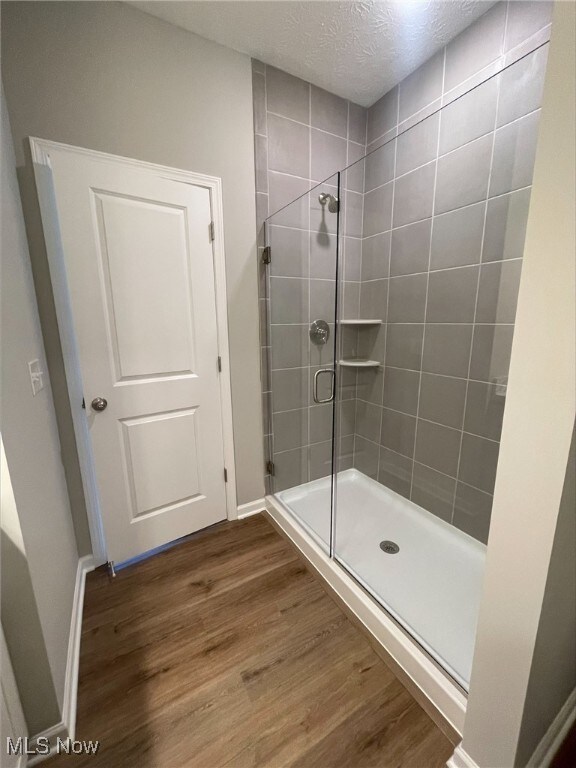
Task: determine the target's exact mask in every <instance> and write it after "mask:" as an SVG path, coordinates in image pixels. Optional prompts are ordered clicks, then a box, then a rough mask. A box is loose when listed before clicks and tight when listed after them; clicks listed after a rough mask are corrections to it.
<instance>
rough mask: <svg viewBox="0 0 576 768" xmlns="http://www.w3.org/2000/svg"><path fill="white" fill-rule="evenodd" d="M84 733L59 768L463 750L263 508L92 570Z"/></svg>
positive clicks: (379, 757)
mask: <svg viewBox="0 0 576 768" xmlns="http://www.w3.org/2000/svg"><path fill="white" fill-rule="evenodd" d="M76 738H77V739H98V740H99V741H100V749H99V751H98V753H97V755H96V756H89V757H86V756H84V757H76V756H65V755H60V756H58V757H55V758H53V759H52V760H51V761H50V763H49V766H50V768H60V766H70V767H71V766H74V767H76V766H90V767H91V768H100V766H102V767H105V768H131V766H134V767H136V766H138V767H139V768H153V767H154V768H156V766H158V768H160V767H161V768H180V767H181V766H190V767H191V768H225V767H226V768H244V767H248V766H266V767H269V768H276V767H277V766H278V767H279V766H293V767H294V768H296V767H298V768H332V766H333V767H334V768H347V767H349V768H360V767H361V766H379V768H442V767H443V766H444V764H445V762H446V760H447V759H448V757H449V756H450V755H451V754H452V750H453V747H452V746H451V744H450V742H449V741H448V739H447V738H446V737H445V736H444V735H443V734H442V732H441V731H440V730H439V729H438V728H437V726H436V725H435V724H434V723H433V722H432V720H431V719H430V718H429V717H428V715H427V714H426V713H425V712H424V711H423V710H422V709H421V707H420V706H419V705H418V704H417V703H416V701H415V700H414V699H413V698H412V696H411V695H410V694H409V693H408V691H407V690H406V689H405V688H404V687H403V686H402V685H401V684H400V682H399V681H398V680H397V679H396V678H395V677H394V675H393V674H392V672H391V671H390V670H389V669H388V667H387V666H386V665H385V664H384V663H383V662H382V661H381V659H380V658H379V657H378V656H376V654H375V652H374V651H373V650H372V648H371V647H370V645H369V644H368V642H367V640H366V639H365V638H364V637H363V636H362V635H361V634H360V633H359V631H358V630H357V629H356V628H355V627H354V626H353V625H352V624H351V623H350V621H349V620H348V619H347V618H346V616H345V615H344V614H343V613H342V611H341V610H340V608H338V607H337V606H336V604H335V603H334V602H333V601H332V600H331V599H330V598H329V597H328V595H327V594H326V593H325V592H324V590H323V589H322V587H321V585H320V584H319V583H318V581H317V580H316V579H315V578H314V577H313V576H312V575H311V574H310V573H309V572H308V571H307V570H306V568H305V566H304V564H303V562H302V561H301V560H300V558H299V556H298V554H297V553H296V552H295V550H294V549H293V548H292V547H291V545H290V544H288V543H287V542H286V541H284V539H282V538H281V537H280V536H279V535H278V534H277V533H276V531H274V529H273V528H272V527H271V526H270V524H269V523H268V522H267V521H266V520H265V519H264V518H263V517H262V516H260V515H257V516H254V517H251V518H248V519H247V520H245V521H242V522H237V523H224V524H221V525H219V526H216V527H214V528H212V529H210V530H208V531H204V532H202V533H200V534H198V535H197V536H195V537H193V538H191V539H189V540H188V541H186V542H183V543H181V544H179V545H178V546H176V547H174V548H172V549H170V550H167V551H165V552H162V553H160V554H158V555H156V556H154V557H152V558H150V559H148V560H145V561H143V562H140V563H138V564H136V565H134V566H131V567H129V568H126V569H124V570H122V571H120V572H119V574H118V576H117V578H116V579H114V580H113V581H112V580H110V579H109V577H108V575H107V573H105V572H102V571H96V572H94V573H91V574H89V575H88V578H87V583H86V597H85V607H84V621H83V630H82V648H81V661H80V682H79V691H78V724H77V734H76Z"/></svg>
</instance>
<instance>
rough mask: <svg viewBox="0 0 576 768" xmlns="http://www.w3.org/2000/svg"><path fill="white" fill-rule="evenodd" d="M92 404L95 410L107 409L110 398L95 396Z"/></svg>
mask: <svg viewBox="0 0 576 768" xmlns="http://www.w3.org/2000/svg"><path fill="white" fill-rule="evenodd" d="M91 405H92V408H93V409H94V410H95V411H105V410H106V406H107V405H108V400H105V399H104V398H103V397H95V398H94V400H92V403H91Z"/></svg>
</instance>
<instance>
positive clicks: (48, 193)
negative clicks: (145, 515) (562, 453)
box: [29, 137, 238, 566]
mask: <svg viewBox="0 0 576 768" xmlns="http://www.w3.org/2000/svg"><path fill="white" fill-rule="evenodd" d="M29 142H30V151H31V154H32V163H33V166H34V176H35V178H36V188H37V191H38V200H39V203H40V213H41V217H42V225H43V228H44V238H45V242H46V251H47V254H48V266H49V269H50V278H51V281H52V291H53V294H54V304H55V307H56V317H57V320H58V327H59V331H60V341H61V343H62V354H63V357H64V368H65V371H66V382H67V386H68V396H69V398H70V409H71V412H72V422H73V425H74V434H75V437H76V445H77V449H78V458H79V462H80V472H81V475H82V485H83V487H84V497H85V499H86V508H87V512H88V525H89V528H90V538H91V541H92V551H93V555H94V564H95V566H98V565H102V564H103V563H105V562H107V561H108V559H109V558H108V555H107V548H106V539H105V535H104V527H103V524H102V515H101V511H100V501H99V494H98V485H97V482H96V472H95V467H94V458H93V455H92V445H91V440H90V433H89V431H88V423H87V420H86V418H85V411H84V410H82V408H81V403H82V399H83V397H84V395H83V387H82V373H81V369H80V358H79V355H78V348H77V343H76V338H75V332H74V324H73V319H72V309H71V303H70V293H69V288H68V281H67V276H66V267H65V261H64V253H63V250H62V242H61V238H60V228H59V222H58V208H57V202H56V195H55V191H54V182H53V178H52V168H51V164H50V153H51V152H52V153H55V152H60V153H61V152H66V153H69V154H73V155H79V156H83V157H89V158H90V159H91V160H96V161H100V162H106V163H119V164H122V165H130V166H132V167H134V168H138V170H140V171H145V172H148V173H150V174H152V175H154V176H159V175H160V176H161V177H162V178H164V179H169V180H172V181H177V182H179V183H181V184H193V185H195V186H199V187H204V188H205V189H207V190H208V191H209V194H210V206H211V211H212V221H213V222H214V240H213V242H212V253H213V260H214V282H215V290H216V322H217V328H218V349H219V352H218V354H219V355H220V358H221V360H222V373H221V375H220V377H219V379H220V402H221V407H222V427H223V436H224V460H225V464H226V469H227V473H228V482H227V483H226V511H227V518H228V520H236V519H237V517H238V508H237V498H236V471H235V462H234V434H233V428H232V390H231V385H230V351H229V344H228V313H227V302H226V260H225V254H224V223H223V210H222V180H221V179H219V178H218V177H217V176H205V175H204V174H200V173H193V172H192V171H183V170H179V169H177V168H169V167H167V166H163V165H157V164H155V163H147V162H144V161H141V160H134V159H132V158H127V157H119V156H117V155H109V154H107V153H106V152H97V151H95V150H91V149H84V148H82V147H74V146H71V145H69V144H61V143H59V142H56V141H48V140H46V139H37V138H33V137H29Z"/></svg>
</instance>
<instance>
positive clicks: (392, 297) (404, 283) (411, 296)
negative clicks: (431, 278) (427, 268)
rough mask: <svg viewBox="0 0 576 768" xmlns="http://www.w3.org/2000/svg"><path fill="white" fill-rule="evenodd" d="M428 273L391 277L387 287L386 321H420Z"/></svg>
mask: <svg viewBox="0 0 576 768" xmlns="http://www.w3.org/2000/svg"><path fill="white" fill-rule="evenodd" d="M427 282H428V275H425V274H422V275H408V276H406V277H391V278H390V285H389V288H388V322H389V323H421V322H423V321H424V311H425V307H426V285H427Z"/></svg>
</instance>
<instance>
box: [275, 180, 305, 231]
mask: <svg viewBox="0 0 576 768" xmlns="http://www.w3.org/2000/svg"><path fill="white" fill-rule="evenodd" d="M309 189H310V182H309V181H308V180H307V179H299V178H297V177H295V176H286V175H285V174H283V173H274V172H273V171H268V196H269V200H270V202H269V210H270V215H271V220H270V224H276V225H282V226H284V227H298V228H299V229H308V228H309V224H310V212H309V195H306V194H305V193H306V192H308V190H309Z"/></svg>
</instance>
